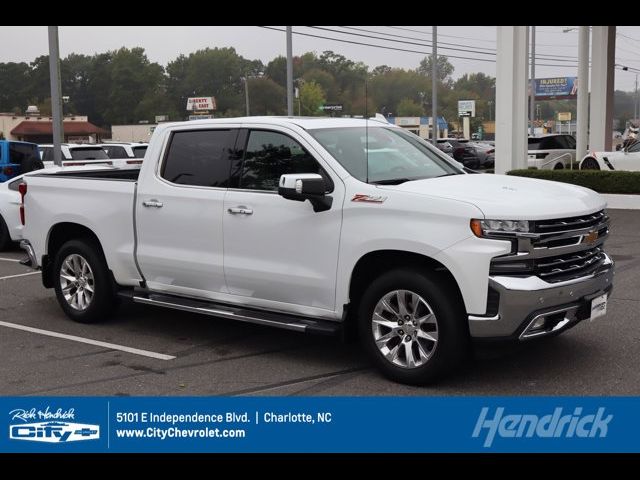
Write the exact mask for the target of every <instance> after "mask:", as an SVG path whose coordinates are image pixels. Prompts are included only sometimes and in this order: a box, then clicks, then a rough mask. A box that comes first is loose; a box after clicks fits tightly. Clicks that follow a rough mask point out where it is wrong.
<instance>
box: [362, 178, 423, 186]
mask: <svg viewBox="0 0 640 480" xmlns="http://www.w3.org/2000/svg"><path fill="white" fill-rule="evenodd" d="M414 180H415V179H414ZM410 181H411V179H410V178H390V179H388V180H378V181H376V182H369V183H372V184H374V185H400V184H401V183H404V182H410Z"/></svg>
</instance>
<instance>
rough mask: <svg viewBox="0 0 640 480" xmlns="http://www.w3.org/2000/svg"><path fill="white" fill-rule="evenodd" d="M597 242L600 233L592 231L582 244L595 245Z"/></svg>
mask: <svg viewBox="0 0 640 480" xmlns="http://www.w3.org/2000/svg"><path fill="white" fill-rule="evenodd" d="M596 240H598V231H597V230H592V231H590V232H589V233H587V234H586V235H585V236H584V238H583V239H582V243H586V244H587V245H593V244H594V243H596Z"/></svg>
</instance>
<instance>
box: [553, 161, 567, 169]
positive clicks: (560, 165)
mask: <svg viewBox="0 0 640 480" xmlns="http://www.w3.org/2000/svg"><path fill="white" fill-rule="evenodd" d="M553 169H554V170H564V165H563V164H562V163H556V164H555V165H554V166H553Z"/></svg>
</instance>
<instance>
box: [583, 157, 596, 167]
mask: <svg viewBox="0 0 640 480" xmlns="http://www.w3.org/2000/svg"><path fill="white" fill-rule="evenodd" d="M580 170H600V165H599V164H598V161H597V160H596V159H595V158H591V157H589V158H585V159H584V160H583V161H582V163H581V164H580Z"/></svg>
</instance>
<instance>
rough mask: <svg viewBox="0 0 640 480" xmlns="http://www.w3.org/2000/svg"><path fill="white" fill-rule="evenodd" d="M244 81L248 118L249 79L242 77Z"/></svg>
mask: <svg viewBox="0 0 640 480" xmlns="http://www.w3.org/2000/svg"><path fill="white" fill-rule="evenodd" d="M242 79H243V80H244V103H245V106H246V107H247V117H248V116H249V115H250V113H249V77H242Z"/></svg>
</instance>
